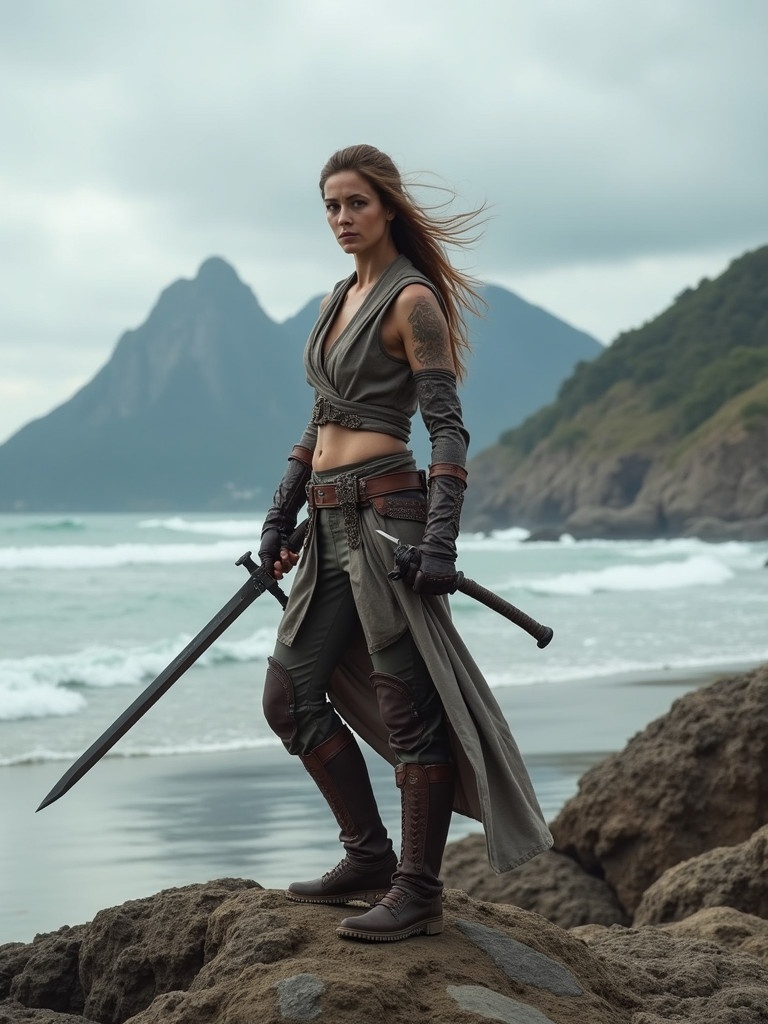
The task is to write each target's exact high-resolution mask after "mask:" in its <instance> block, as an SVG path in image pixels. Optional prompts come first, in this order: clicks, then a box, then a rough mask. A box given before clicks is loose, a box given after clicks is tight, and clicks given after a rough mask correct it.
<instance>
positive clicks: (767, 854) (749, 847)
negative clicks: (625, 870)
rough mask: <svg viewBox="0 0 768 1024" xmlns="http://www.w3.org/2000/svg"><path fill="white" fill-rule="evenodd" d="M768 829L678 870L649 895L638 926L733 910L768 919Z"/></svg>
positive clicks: (678, 866)
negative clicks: (723, 908) (702, 912)
mask: <svg viewBox="0 0 768 1024" xmlns="http://www.w3.org/2000/svg"><path fill="white" fill-rule="evenodd" d="M767 864H768V825H764V826H763V827H762V828H760V829H758V830H757V831H756V832H755V833H754V834H753V835H752V836H750V838H749V839H748V840H747V841H746V842H744V843H739V844H737V845H736V846H720V847H717V848H716V849H714V850H709V851H708V852H707V853H702V854H701V855H700V856H698V857H692V858H691V859H690V860H686V861H683V862H682V864H676V865H675V866H674V867H673V868H670V869H669V870H668V871H665V872H664V874H663V875H662V876H661V878H659V879H657V881H655V882H654V883H653V885H652V886H650V888H648V889H646V891H645V892H644V893H643V897H642V899H641V900H640V903H639V905H638V907H637V910H636V911H635V917H634V921H635V923H636V924H663V923H664V922H666V921H682V920H683V918H687V917H691V916H692V915H693V914H695V913H696V912H697V911H699V910H701V909H703V908H705V907H721V906H726V907H731V908H733V909H735V910H741V911H743V912H744V913H746V914H756V915H757V916H758V917H762V918H767V919H768V874H766V865H767Z"/></svg>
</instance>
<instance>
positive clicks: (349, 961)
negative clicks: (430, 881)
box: [0, 880, 768, 1024]
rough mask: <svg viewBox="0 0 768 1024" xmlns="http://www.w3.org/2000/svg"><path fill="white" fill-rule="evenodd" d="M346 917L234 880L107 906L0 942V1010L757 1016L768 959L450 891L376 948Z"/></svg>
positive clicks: (66, 1022) (210, 1021) (564, 1019)
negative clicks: (85, 921)
mask: <svg viewBox="0 0 768 1024" xmlns="http://www.w3.org/2000/svg"><path fill="white" fill-rule="evenodd" d="M348 913H349V909H348V908H343V907H323V906H306V905H304V904H296V903H291V902H290V901H288V900H286V899H285V897H284V896H283V894H282V893H278V892H274V891H270V890H263V889H260V888H259V887H258V886H255V885H253V884H252V883H251V884H248V883H237V882H233V881H232V880H224V881H221V882H212V883H210V884H209V885H198V886H188V887H185V888H183V889H171V890H167V891H166V892H162V893H159V894H157V895H156V896H153V897H149V898H148V899H145V900H137V901H132V902H130V903H126V904H123V905H122V906H120V907H115V908H112V909H110V910H103V911H101V912H100V913H99V914H98V915H97V917H96V919H95V920H94V921H93V922H92V923H91V924H89V925H82V926H80V927H79V928H77V929H62V930H61V931H60V932H55V933H52V934H50V935H41V936H38V937H37V938H36V939H35V941H34V943H32V944H31V945H30V946H18V945H11V946H4V947H0V977H4V978H5V979H6V980H5V988H6V991H7V993H8V994H7V995H6V996H5V998H4V999H3V1000H2V1001H1V1002H0V1022H2V1024H16V1022H21V1021H27V1022H29V1021H33V1022H39V1024H43V1022H45V1024H74V1022H75V1021H77V1022H78V1024H86V1022H96V1021H98V1022H99V1024H122V1022H125V1021H130V1022H131V1024H161V1022H162V1024H219V1022H221V1024H225V1022H226V1024H253V1022H255V1021H258V1022H259V1024H284V1022H285V1021H296V1020H317V1021H328V1022H329V1024H331V1022H332V1024H360V1022H361V1021H363V1020H365V1021H366V1022H367V1024H411V1022H412V1021H414V1020H423V1021H425V1022H431V1024H458V1022H460V1021H467V1024H469V1022H470V1021H480V1020H487V1019H491V1020H497V1021H507V1022H510V1024H657V1022H659V1024H660V1022H661V1021H665V1022H667V1021H669V1020H677V1021H681V1022H686V1021H690V1022H697V1024H704V1022H706V1024H711V1022H713V1021H722V1022H731V1024H737V1022H738V1024H742V1022H743V1024H752V1022H755V1024H757V1022H758V1021H764V1020H765V1017H764V1016H762V1017H761V1016H759V1015H758V1014H759V1013H763V1012H764V1008H765V1006H766V1005H767V1002H766V1001H767V1000H768V968H766V967H765V966H764V965H763V964H761V963H760V962H759V961H758V960H757V959H754V958H751V957H748V956H744V955H743V954H741V953H737V952H733V951H731V950H729V949H727V948H725V947H723V946H720V945H715V944H713V943H712V942H704V941H701V940H699V939H697V938H687V937H682V936H677V935H673V934H671V933H668V932H665V931H664V930H663V929H658V928H650V927H649V928H641V929H625V928H618V927H616V926H614V927H613V928H610V929H605V928H604V929H602V930H601V931H600V932H599V934H597V935H595V936H593V937H592V938H591V940H590V942H589V944H587V943H585V942H584V941H582V940H581V939H579V938H577V937H576V936H575V935H570V934H569V933H568V932H566V931H564V930H563V929H561V928H558V927H557V926H556V925H554V924H552V923H551V922H549V921H546V920H545V919H544V918H542V917H540V916H538V915H536V914H531V913H529V912H527V911H524V910H520V909H519V908H516V907H511V906H497V905H494V904H491V903H483V902H478V901H474V900H472V899H471V898H470V897H469V896H467V895H466V893H463V892H460V891H457V890H449V891H448V893H447V896H446V900H445V924H446V927H445V931H444V932H443V934H442V935H440V936H433V937H430V938H426V937H421V938H416V939H412V940H409V941H407V942H400V943H392V944H387V945H386V946H383V947H382V946H380V945H376V944H373V945H369V944H366V943H360V944H358V943H354V942H345V941H343V940H341V939H338V938H337V937H336V934H335V927H336V925H337V924H338V922H339V920H340V919H341V918H342V917H343V916H345V915H346V914H348ZM174 919H175V920H176V922H177V927H176V928H175V929H174V928H171V927H169V924H170V922H171V921H173V920H174ZM190 922H191V923H190ZM65 933H66V934H65ZM65 937H66V938H67V939H68V940H69V941H70V942H71V943H73V944H74V946H72V947H71V948H70V949H69V952H66V951H65V950H64V948H63V946H62V941H61V940H62V938H65ZM75 946H79V951H80V952H79V957H77V956H76V958H75V964H76V966H77V968H78V969H77V972H76V975H77V977H78V979H79V987H77V988H75V989H73V987H72V963H73V961H72V952H73V949H74V947H75ZM43 976H44V984H43ZM57 979H59V981H60V987H59V988H58V989H57V988H56V984H55V982H56V980H57ZM54 1004H55V1005H54ZM735 1008H737V1009H735Z"/></svg>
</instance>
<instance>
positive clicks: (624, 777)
mask: <svg viewBox="0 0 768 1024" xmlns="http://www.w3.org/2000/svg"><path fill="white" fill-rule="evenodd" d="M767 757H768V665H762V666H760V667H759V668H757V669H755V670H754V671H751V672H747V673H744V674H742V675H736V676H729V677H726V678H723V679H719V680H717V682H715V683H712V684H711V685H710V686H707V687H702V688H701V689H698V690H695V691H693V692H691V693H688V694H686V695H685V696H683V697H680V698H679V699H678V700H676V701H675V703H674V704H673V705H672V707H671V709H670V711H669V712H667V714H665V715H663V716H662V717H661V718H658V719H656V721H654V722H652V723H651V724H650V725H649V726H648V727H647V728H646V729H644V730H643V731H642V732H641V733H639V734H638V735H636V736H635V737H633V738H632V739H631V740H630V742H629V743H628V744H627V746H626V747H625V748H624V750H622V751H621V752H619V753H616V754H612V755H610V756H609V757H607V758H606V759H605V760H604V761H601V762H600V763H599V764H598V765H595V766H594V767H593V768H591V769H589V771H587V772H586V773H585V774H584V775H583V776H582V778H581V780H580V782H579V790H578V793H577V794H576V795H575V796H574V797H573V798H572V799H571V800H569V801H568V802H567V803H566V805H565V807H564V808H563V809H562V811H561V812H560V813H559V814H558V815H557V817H556V818H555V820H554V821H553V822H552V823H551V825H550V828H551V830H552V833H553V836H554V839H555V845H554V849H555V850H556V851H558V852H560V853H563V854H566V855H567V856H569V857H572V858H574V859H575V860H576V861H578V862H579V864H581V866H582V867H583V868H584V870H585V871H586V872H587V873H588V874H592V875H595V876H597V877H600V878H603V879H605V881H606V882H607V883H608V885H609V886H610V887H611V888H612V889H613V890H614V891H615V893H616V895H617V897H618V899H619V902H620V904H621V905H622V907H623V908H624V909H625V910H626V911H627V912H628V913H630V914H632V913H633V912H634V911H635V909H636V908H637V906H638V904H639V903H640V900H641V898H642V896H643V893H644V892H645V890H646V889H647V888H648V887H649V886H651V885H652V884H653V882H655V881H656V879H657V878H659V877H660V876H661V875H662V874H663V873H664V872H665V871H666V870H668V869H669V868H671V867H673V866H674V865H675V864H679V863H680V862H681V861H683V860H687V859H689V858H691V857H696V856H698V855H699V854H701V853H704V852H706V851H708V850H711V849H714V848H715V847H718V846H723V845H734V844H736V843H742V842H744V841H745V840H746V839H748V838H749V837H750V836H751V835H752V833H753V832H754V831H755V830H756V829H758V828H760V827H761V826H762V825H763V824H765V822H766V821H768V786H766V785H765V764H766V759H767Z"/></svg>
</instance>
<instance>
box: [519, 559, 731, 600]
mask: <svg viewBox="0 0 768 1024" xmlns="http://www.w3.org/2000/svg"><path fill="white" fill-rule="evenodd" d="M732 577H733V570H732V569H731V568H730V567H729V566H727V565H725V564H724V563H723V562H721V561H720V560H719V559H717V558H713V557H711V556H709V555H694V556H693V557H691V558H687V559H684V560H683V561H666V562H658V563H656V564H655V565H638V564H624V565H612V566H608V567H607V568H605V569H593V570H581V571H577V572H571V573H562V574H559V575H557V576H549V577H545V578H544V579H539V580H531V581H530V582H528V583H527V584H526V589H528V590H531V591H533V592H534V593H538V594H563V595H575V596H583V595H585V594H598V593H605V592H617V593H618V592H632V591H639V590H673V589H677V588H680V587H696V586H700V585H704V584H706V585H712V584H719V583H725V582H726V580H729V579H731V578H732Z"/></svg>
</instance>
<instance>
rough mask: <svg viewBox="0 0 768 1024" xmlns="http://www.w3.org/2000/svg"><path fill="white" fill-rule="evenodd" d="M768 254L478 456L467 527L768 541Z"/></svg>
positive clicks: (623, 342)
mask: <svg viewBox="0 0 768 1024" xmlns="http://www.w3.org/2000/svg"><path fill="white" fill-rule="evenodd" d="M767 257H768V249H766V250H759V251H758V253H755V254H751V257H744V258H743V259H742V261H739V262H737V263H736V264H733V265H732V268H731V269H730V270H729V271H727V272H726V274H725V275H723V278H721V279H719V280H718V281H717V282H706V283H702V285H701V286H700V289H699V290H698V291H697V292H688V293H686V295H685V296H682V297H680V299H678V303H677V305H676V308H674V309H673V310H671V311H669V313H668V314H663V315H662V317H660V318H659V320H658V321H656V322H654V323H653V324H650V325H647V327H646V328H644V329H641V330H640V331H638V332H633V334H632V335H631V336H625V338H623V339H619V340H618V341H617V342H616V343H614V344H615V345H617V349H618V350H617V351H616V352H613V353H612V352H611V350H610V349H609V350H607V351H606V353H605V354H604V355H602V356H600V357H599V358H598V359H597V360H595V361H594V362H593V363H592V364H591V365H590V366H588V367H586V368H584V369H580V370H578V371H577V372H576V373H575V374H574V376H573V377H572V378H570V379H569V380H568V381H567V382H566V383H565V384H564V385H563V387H562V388H561V393H560V397H559V399H558V401H557V402H555V403H554V404H553V405H551V406H549V407H547V408H546V409H544V410H542V411H541V412H540V413H538V414H536V415H534V416H533V417H531V418H530V419H529V420H528V421H526V423H525V424H523V425H522V427H520V428H519V429H518V430H514V431H510V432H508V433H507V434H506V435H504V436H503V437H502V439H501V442H500V443H499V444H498V445H496V446H494V447H493V448H491V449H488V450H487V451H485V452H483V453H481V454H480V455H479V456H478V457H477V458H476V459H474V460H473V461H472V462H471V464H470V473H471V476H470V480H471V487H470V489H469V491H468V496H467V503H466V514H465V519H464V523H465V525H466V526H467V527H468V528H470V529H478V530H484V529H490V528H493V527H502V526H509V525H510V524H515V525H521V526H526V527H528V528H531V529H533V530H536V529H538V528H543V527H546V528H548V529H555V530H560V531H562V532H568V533H571V534H573V535H574V536H577V537H598V536H600V537H654V536H681V535H696V536H700V537H703V538H705V539H712V540H714V539H724V538H728V537H736V538H743V539H763V538H766V537H768V285H766V283H765V277H764V276H756V275H754V270H755V265H756V264H759V265H761V264H762V263H768V258H767ZM745 272H748V276H749V277H750V279H754V289H753V290H752V292H748V293H747V294H744V291H745V290H744V287H743V279H744V276H745ZM729 275H731V277H730V278H729ZM734 279H735V280H734ZM737 286H738V287H737ZM733 291H737V292H738V294H739V302H738V303H733V302H732V292H733ZM728 303H730V305H729V308H728V316H726V317H724V316H722V315H721V316H720V322H719V323H718V325H717V329H716V330H712V329H711V320H712V319H713V318H714V319H717V316H716V314H717V313H718V312H721V308H722V306H723V305H724V304H728ZM699 317H700V318H701V320H702V325H701V326H700V323H699ZM708 331H709V334H708V333H707V332H708Z"/></svg>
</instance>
